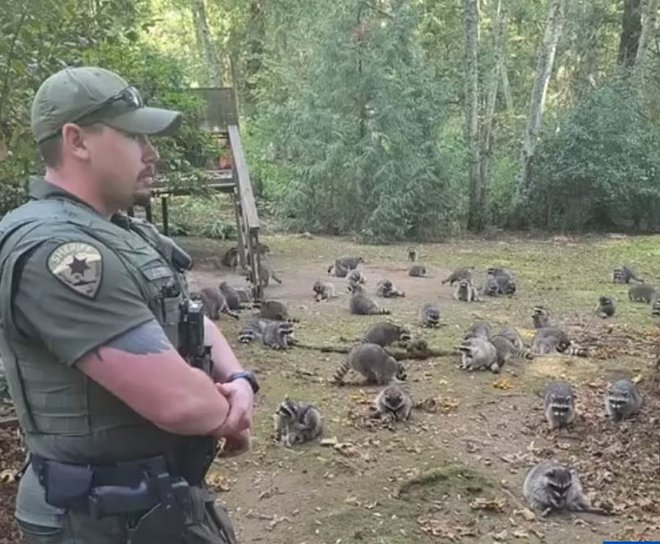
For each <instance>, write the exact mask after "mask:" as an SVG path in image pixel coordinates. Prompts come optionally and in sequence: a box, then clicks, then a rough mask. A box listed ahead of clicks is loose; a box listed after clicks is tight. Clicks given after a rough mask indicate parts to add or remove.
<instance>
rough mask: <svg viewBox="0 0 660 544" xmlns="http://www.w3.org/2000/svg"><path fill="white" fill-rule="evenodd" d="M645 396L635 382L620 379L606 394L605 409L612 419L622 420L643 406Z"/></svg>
mask: <svg viewBox="0 0 660 544" xmlns="http://www.w3.org/2000/svg"><path fill="white" fill-rule="evenodd" d="M643 404H644V398H643V397H642V395H641V394H640V393H639V391H637V388H636V387H635V384H633V383H632V382H631V381H628V380H619V381H618V382H616V383H614V384H613V385H612V387H610V388H609V389H608V391H607V393H606V394H605V411H606V412H607V415H608V416H609V418H610V419H612V421H621V420H623V419H627V418H629V417H631V416H633V415H635V414H636V413H637V412H639V410H640V409H641V408H642V405H643Z"/></svg>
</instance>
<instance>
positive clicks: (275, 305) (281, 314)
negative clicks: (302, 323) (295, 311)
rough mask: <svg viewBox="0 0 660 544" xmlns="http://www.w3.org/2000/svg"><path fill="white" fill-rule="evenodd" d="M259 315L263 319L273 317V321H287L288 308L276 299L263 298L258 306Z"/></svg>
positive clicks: (288, 318)
mask: <svg viewBox="0 0 660 544" xmlns="http://www.w3.org/2000/svg"><path fill="white" fill-rule="evenodd" d="M259 316H260V317H263V318H264V319H273V320H275V321H289V320H290V319H291V318H290V317H289V310H287V308H286V306H285V305H284V304H282V303H281V302H279V301H277V300H265V301H264V302H262V303H261V305H260V308H259Z"/></svg>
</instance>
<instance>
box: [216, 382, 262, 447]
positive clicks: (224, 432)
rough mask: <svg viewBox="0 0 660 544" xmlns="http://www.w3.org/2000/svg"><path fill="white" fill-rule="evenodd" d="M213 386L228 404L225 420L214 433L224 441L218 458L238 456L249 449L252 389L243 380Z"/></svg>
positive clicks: (252, 400)
mask: <svg viewBox="0 0 660 544" xmlns="http://www.w3.org/2000/svg"><path fill="white" fill-rule="evenodd" d="M215 386H216V387H217V389H218V392H219V393H220V394H222V395H223V396H224V397H225V398H226V399H227V402H228V403H229V413H228V414H227V419H226V420H225V422H224V423H223V424H222V426H221V427H220V429H218V431H217V433H216V437H217V438H220V437H222V438H224V439H225V445H224V447H223V449H222V452H221V453H220V457H233V456H235V455H240V454H241V453H244V452H246V451H247V450H249V449H250V428H251V427H252V413H253V402H254V393H253V392H252V387H251V386H250V384H249V383H248V382H246V381H245V380H236V381H233V382H229V383H216V384H215Z"/></svg>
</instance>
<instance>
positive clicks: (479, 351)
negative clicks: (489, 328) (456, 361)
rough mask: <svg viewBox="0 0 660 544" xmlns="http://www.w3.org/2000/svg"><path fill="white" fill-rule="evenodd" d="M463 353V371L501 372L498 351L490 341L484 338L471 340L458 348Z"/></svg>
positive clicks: (461, 365)
mask: <svg viewBox="0 0 660 544" xmlns="http://www.w3.org/2000/svg"><path fill="white" fill-rule="evenodd" d="M458 351H459V352H460V353H461V364H460V366H459V368H461V369H463V370H468V371H472V370H485V369H490V370H492V371H493V372H495V373H497V372H499V369H500V365H499V363H498V360H497V349H496V348H495V346H494V345H493V344H491V342H490V341H489V340H484V339H483V338H469V339H468V340H464V341H463V343H462V344H460V345H459V346H458Z"/></svg>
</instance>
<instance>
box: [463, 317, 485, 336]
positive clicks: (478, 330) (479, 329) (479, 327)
mask: <svg viewBox="0 0 660 544" xmlns="http://www.w3.org/2000/svg"><path fill="white" fill-rule="evenodd" d="M491 331H492V329H491V326H490V323H488V321H477V322H475V323H473V324H472V325H470V327H469V328H468V330H467V331H465V334H464V335H463V340H468V339H469V338H483V339H484V340H488V339H489V338H490V333H491Z"/></svg>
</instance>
